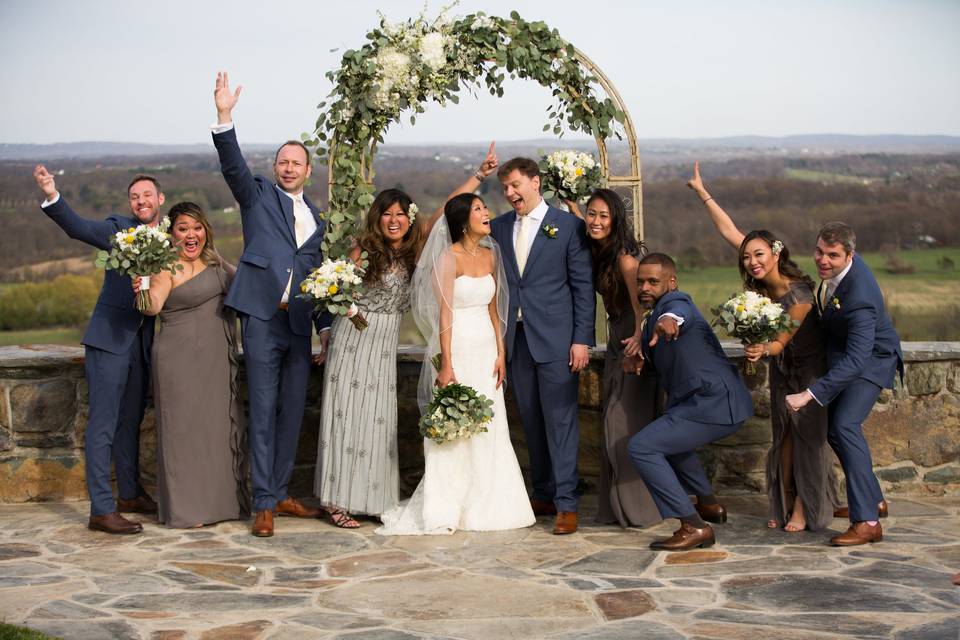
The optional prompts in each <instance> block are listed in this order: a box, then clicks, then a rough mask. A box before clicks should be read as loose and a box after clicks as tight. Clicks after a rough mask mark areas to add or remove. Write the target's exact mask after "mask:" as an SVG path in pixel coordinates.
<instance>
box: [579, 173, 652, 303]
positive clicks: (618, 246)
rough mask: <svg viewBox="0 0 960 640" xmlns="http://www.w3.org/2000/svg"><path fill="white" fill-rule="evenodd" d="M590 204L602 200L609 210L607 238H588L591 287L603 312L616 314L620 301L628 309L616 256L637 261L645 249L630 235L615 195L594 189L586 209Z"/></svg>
mask: <svg viewBox="0 0 960 640" xmlns="http://www.w3.org/2000/svg"><path fill="white" fill-rule="evenodd" d="M594 200H603V201H604V202H605V203H606V205H607V208H609V209H610V235H608V236H607V237H606V238H604V239H603V240H599V241H598V240H594V239H593V238H590V237H589V236H588V241H589V245H590V257H591V259H592V262H593V278H594V283H595V285H596V288H597V292H599V293H600V295H601V296H602V297H603V301H604V304H605V305H606V306H607V312H608V313H619V312H620V311H622V309H621V303H622V302H623V301H625V300H626V301H627V306H629V296H628V293H627V285H626V283H625V282H624V281H623V273H621V271H620V256H622V255H625V254H626V255H631V256H633V257H635V258H637V259H638V260H639V259H640V258H642V257H643V256H644V255H645V254H646V253H647V248H646V247H645V246H644V245H643V243H642V242H637V239H636V238H635V237H634V236H633V234H632V233H630V226H629V225H628V224H627V207H626V205H624V203H623V199H622V198H621V197H620V196H619V195H617V192H616V191H612V190H610V189H597V190H596V191H594V192H593V193H591V194H590V199H589V200H587V207H589V206H590V203H591V202H593V201H594Z"/></svg>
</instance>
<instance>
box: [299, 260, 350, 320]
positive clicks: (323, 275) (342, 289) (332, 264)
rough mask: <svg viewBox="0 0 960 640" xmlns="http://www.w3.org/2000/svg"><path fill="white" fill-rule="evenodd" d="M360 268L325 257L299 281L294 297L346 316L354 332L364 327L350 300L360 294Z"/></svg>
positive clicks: (320, 309) (319, 309)
mask: <svg viewBox="0 0 960 640" xmlns="http://www.w3.org/2000/svg"><path fill="white" fill-rule="evenodd" d="M362 275H363V269H362V268H360V267H359V266H357V265H356V264H354V263H353V262H351V261H350V260H331V259H329V258H327V259H326V260H324V261H323V264H321V265H320V266H319V267H317V268H316V269H314V270H313V271H311V272H310V273H309V275H307V277H306V278H304V279H303V282H301V283H300V295H299V296H297V297H298V298H303V299H305V300H312V301H313V303H314V305H315V308H316V309H317V310H318V311H322V310H326V311H329V312H330V313H332V314H333V315H339V316H346V317H347V318H349V319H350V322H352V323H353V326H355V327H356V328H357V330H358V331H363V330H364V329H366V328H367V321H366V319H365V318H364V317H363V314H362V313H360V310H359V309H358V308H357V305H356V302H354V301H355V300H356V299H357V298H358V297H359V296H360V294H361V293H362V291H363V289H362V287H361V285H362V284H363V279H362V278H361V276H362Z"/></svg>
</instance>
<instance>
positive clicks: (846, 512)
mask: <svg viewBox="0 0 960 640" xmlns="http://www.w3.org/2000/svg"><path fill="white" fill-rule="evenodd" d="M889 514H890V510H889V509H888V508H887V501H886V500H881V501H880V504H879V505H877V515H879V516H880V517H881V518H886V517H887V516H888V515H889ZM833 517H834V518H849V517H850V507H837V508H836V509H834V510H833Z"/></svg>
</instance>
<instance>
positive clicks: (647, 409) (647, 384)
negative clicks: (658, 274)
mask: <svg viewBox="0 0 960 640" xmlns="http://www.w3.org/2000/svg"><path fill="white" fill-rule="evenodd" d="M567 206H568V208H569V209H570V210H571V211H572V212H574V214H576V215H578V216H581V217H583V218H584V221H585V222H586V224H587V236H588V238H589V244H590V254H591V257H592V259H593V274H594V282H595V283H596V287H597V291H598V292H599V293H600V296H601V298H603V306H604V309H605V310H606V312H607V352H606V356H605V358H604V362H603V447H602V448H601V451H600V482H599V503H598V505H597V522H600V523H603V524H611V523H614V522H616V523H619V524H620V526H621V527H646V526H649V525H652V524H655V523H657V522H660V520H661V518H660V512H659V511H658V510H657V506H656V504H655V503H654V502H653V498H652V497H651V496H650V492H649V491H648V490H647V485H646V484H644V482H643V480H642V479H641V478H640V475H639V474H638V473H637V471H636V469H635V468H634V466H633V464H632V463H631V461H630V457H629V455H628V454H627V445H628V444H629V442H630V438H631V437H632V436H633V435H635V434H636V433H637V432H638V431H640V429H642V428H643V427H645V426H646V425H648V424H649V423H650V422H652V421H653V420H654V419H655V418H656V417H657V415H658V412H657V407H658V401H659V396H660V390H659V385H658V384H657V376H656V374H655V373H653V372H651V371H649V368H648V370H647V371H641V373H640V374H639V375H637V373H636V371H637V369H638V368H640V367H639V364H640V363H639V361H638V359H637V358H638V355H637V354H638V352H639V345H640V334H641V331H642V326H643V324H642V323H643V318H644V315H643V314H644V311H645V310H644V309H642V308H641V306H640V302H639V300H638V298H637V265H638V264H639V260H638V258H639V257H641V256H642V254H643V252H644V250H645V248H644V247H643V246H642V245H641V244H639V243H638V242H637V241H636V239H635V238H634V237H633V236H632V235H631V234H630V229H629V225H628V224H627V214H626V207H625V206H624V204H623V200H622V199H621V198H620V196H619V195H617V193H616V192H614V191H611V190H610V189H597V190H596V191H594V192H593V193H592V194H591V195H590V199H589V200H587V213H586V216H585V217H584V216H582V214H581V213H580V210H579V208H578V207H577V206H576V205H575V204H574V203H571V202H568V203H567Z"/></svg>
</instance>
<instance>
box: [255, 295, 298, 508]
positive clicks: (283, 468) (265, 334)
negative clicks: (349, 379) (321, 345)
mask: <svg viewBox="0 0 960 640" xmlns="http://www.w3.org/2000/svg"><path fill="white" fill-rule="evenodd" d="M240 324H241V327H242V329H243V354H244V361H245V362H246V365H247V391H248V396H249V401H250V426H249V434H250V438H249V440H250V476H251V481H252V484H253V509H254V511H264V510H267V509H273V508H274V507H275V506H276V504H277V502H280V501H281V500H283V499H285V498H286V497H287V486H288V485H289V484H290V476H291V475H292V474H293V465H294V461H295V459H296V455H297V440H298V438H299V437H300V424H301V423H302V422H303V410H304V405H305V404H306V401H307V383H308V382H309V380H310V337H309V336H298V335H295V334H294V333H293V332H292V331H290V319H289V316H288V315H287V312H286V311H283V310H278V311H277V313H276V314H275V315H274V316H273V318H271V319H270V320H268V321H263V320H259V319H257V318H254V317H252V316H248V315H241V316H240Z"/></svg>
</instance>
